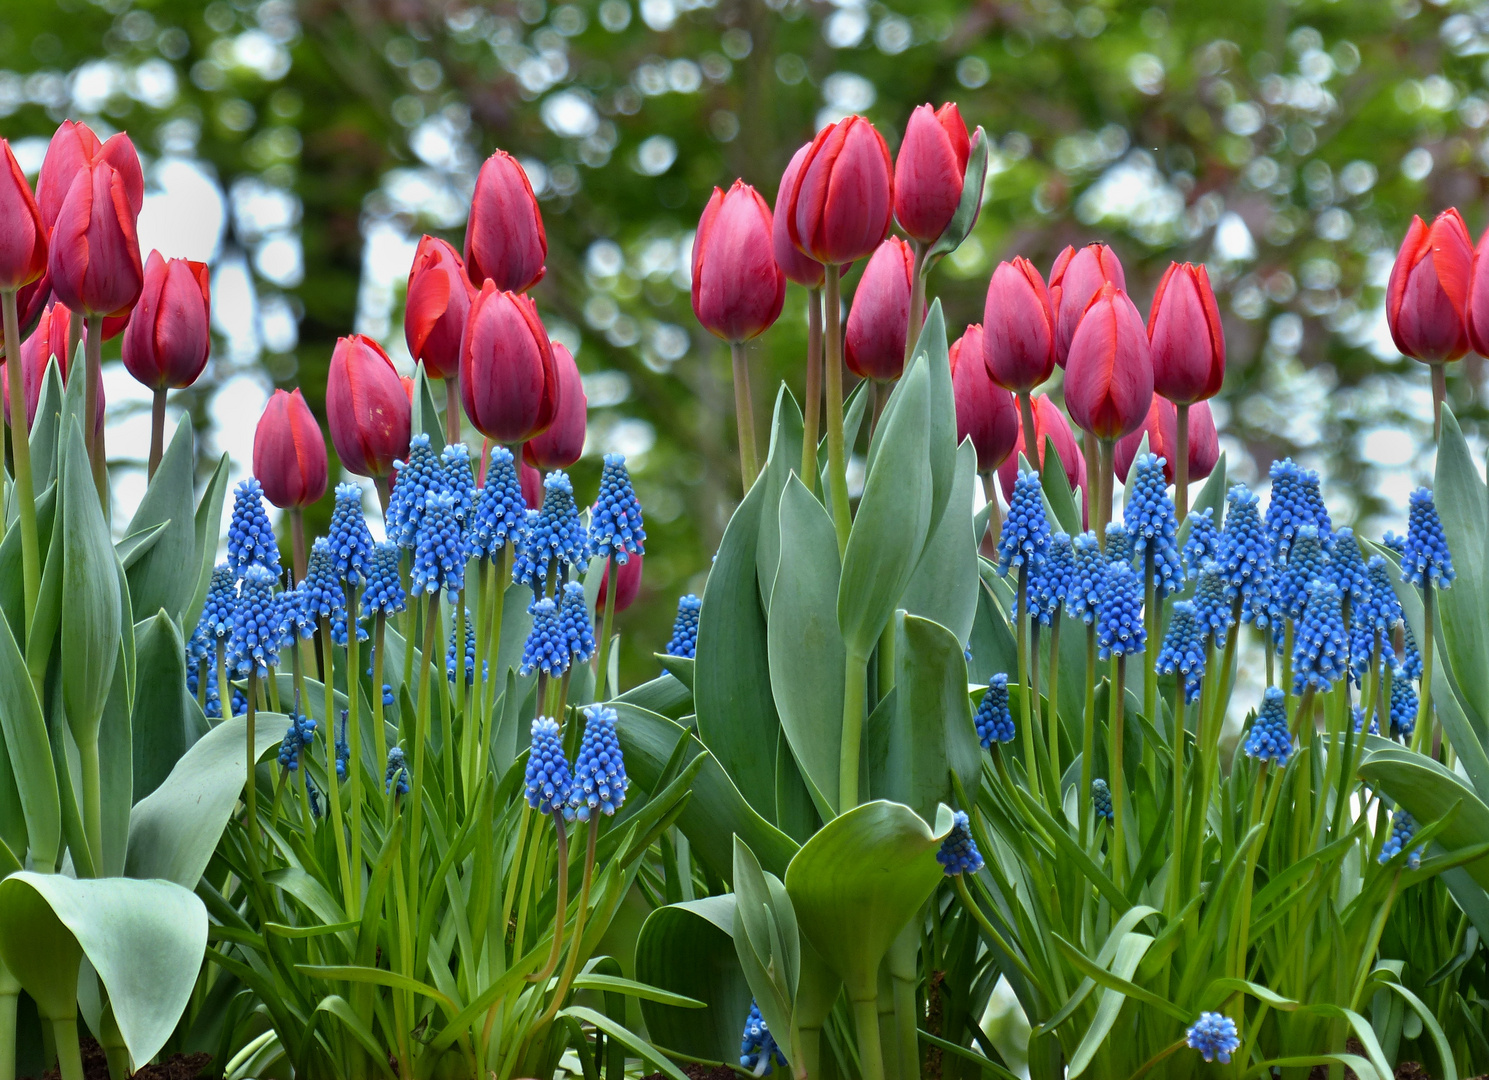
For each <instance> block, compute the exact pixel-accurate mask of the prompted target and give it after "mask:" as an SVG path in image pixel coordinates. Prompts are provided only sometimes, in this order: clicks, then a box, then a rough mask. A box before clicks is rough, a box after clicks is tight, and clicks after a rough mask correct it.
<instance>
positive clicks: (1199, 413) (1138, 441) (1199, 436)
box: [1112, 393, 1220, 484]
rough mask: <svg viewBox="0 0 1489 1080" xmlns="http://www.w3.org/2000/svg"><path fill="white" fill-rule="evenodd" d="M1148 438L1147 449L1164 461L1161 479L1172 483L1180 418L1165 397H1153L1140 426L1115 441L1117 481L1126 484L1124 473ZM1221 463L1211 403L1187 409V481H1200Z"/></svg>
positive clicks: (1113, 453) (1200, 402) (1177, 448)
mask: <svg viewBox="0 0 1489 1080" xmlns="http://www.w3.org/2000/svg"><path fill="white" fill-rule="evenodd" d="M1145 435H1146V436H1147V438H1148V449H1149V450H1150V451H1152V452H1153V453H1155V454H1157V455H1158V456H1160V457H1161V458H1163V477H1164V480H1165V481H1166V482H1167V483H1170V484H1172V483H1173V482H1174V469H1175V464H1176V462H1177V461H1178V456H1177V455H1178V453H1179V416H1178V412H1177V410H1175V408H1174V403H1173V402H1172V401H1169V400H1168V399H1167V398H1162V397H1159V396H1158V395H1157V394H1156V393H1155V394H1154V395H1153V403H1152V404H1151V405H1149V406H1148V415H1147V417H1146V418H1145V419H1144V420H1143V423H1142V426H1141V427H1139V428H1138V429H1137V430H1136V431H1130V432H1128V433H1127V434H1126V435H1123V436H1122V437H1121V438H1120V439H1118V440H1117V445H1116V447H1115V448H1114V449H1113V451H1112V466H1113V468H1114V469H1115V470H1116V473H1117V479H1119V480H1121V481H1122V482H1123V483H1124V484H1125V483H1126V482H1127V470H1128V469H1130V468H1131V467H1132V459H1133V458H1135V457H1136V456H1137V452H1138V448H1139V447H1141V446H1142V442H1143V436H1145ZM1219 460H1220V436H1219V434H1218V433H1217V432H1216V430H1215V417H1214V414H1212V413H1211V412H1210V403H1209V402H1207V401H1197V402H1195V403H1194V404H1193V405H1191V406H1189V480H1190V482H1191V483H1193V482H1194V481H1196V480H1203V479H1204V478H1205V477H1207V476H1209V475H1210V474H1211V473H1212V472H1214V471H1215V463H1216V462H1218V461H1219Z"/></svg>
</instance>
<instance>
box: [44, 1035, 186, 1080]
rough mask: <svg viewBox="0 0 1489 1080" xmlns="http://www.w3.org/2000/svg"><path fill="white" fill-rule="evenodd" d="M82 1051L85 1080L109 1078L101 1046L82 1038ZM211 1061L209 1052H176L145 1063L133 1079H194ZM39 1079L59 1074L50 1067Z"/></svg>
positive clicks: (51, 1078)
mask: <svg viewBox="0 0 1489 1080" xmlns="http://www.w3.org/2000/svg"><path fill="white" fill-rule="evenodd" d="M82 1051H83V1076H84V1077H85V1080H109V1063H108V1059H107V1058H106V1057H104V1053H103V1047H101V1046H99V1045H98V1043H96V1042H94V1041H93V1040H92V1039H84V1040H83V1046H82ZM211 1061H212V1055H211V1054H176V1055H175V1056H173V1057H171V1058H170V1059H169V1060H167V1061H162V1062H161V1063H160V1064H159V1065H146V1066H145V1067H144V1068H143V1069H141V1070H140V1071H139V1072H137V1073H135V1074H134V1075H135V1080H196V1078H197V1077H198V1076H200V1075H201V1074H202V1070H203V1069H205V1068H206V1067H207V1066H208V1065H209V1064H211ZM41 1080H61V1074H60V1073H58V1071H57V1070H56V1069H52V1070H51V1071H49V1072H47V1073H46V1074H45V1075H44V1076H42V1078H41Z"/></svg>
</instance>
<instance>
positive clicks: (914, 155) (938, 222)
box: [894, 102, 972, 244]
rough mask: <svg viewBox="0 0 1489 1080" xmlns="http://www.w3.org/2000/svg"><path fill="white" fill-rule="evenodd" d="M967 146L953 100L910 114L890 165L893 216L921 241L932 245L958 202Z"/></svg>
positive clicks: (964, 126) (917, 109)
mask: <svg viewBox="0 0 1489 1080" xmlns="http://www.w3.org/2000/svg"><path fill="white" fill-rule="evenodd" d="M971 145H972V144H971V140H970V139H969V138H968V136H967V125H966V124H965V123H963V122H962V114H961V112H960V111H959V110H958V109H957V107H956V103H955V102H947V103H946V104H945V105H942V106H941V107H940V108H939V109H932V108H931V107H930V106H929V105H921V106H919V107H918V108H916V109H915V111H914V112H912V113H911V114H910V121H909V123H907V124H906V125H905V137H904V139H903V140H902V141H901V142H900V153H899V157H898V158H896V160H895V166H894V215H895V218H896V219H897V220H898V221H899V223H900V228H902V229H904V230H905V232H906V233H908V234H909V235H910V236H911V237H913V238H914V239H916V240H918V241H920V242H921V243H922V244H932V243H935V241H936V239H937V238H938V237H939V236H940V235H941V233H942V232H943V231H945V229H946V226H947V225H948V224H950V222H951V219H952V216H953V215H954V214H955V213H956V209H957V206H958V204H959V203H960V202H961V201H962V183H963V179H964V177H965V176H966V173H967V159H968V157H970V156H971Z"/></svg>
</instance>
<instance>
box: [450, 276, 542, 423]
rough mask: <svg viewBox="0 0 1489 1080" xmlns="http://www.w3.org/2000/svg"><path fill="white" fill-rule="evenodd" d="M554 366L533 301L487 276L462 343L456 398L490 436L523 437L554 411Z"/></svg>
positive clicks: (471, 311) (475, 301)
mask: <svg viewBox="0 0 1489 1080" xmlns="http://www.w3.org/2000/svg"><path fill="white" fill-rule="evenodd" d="M560 390H561V388H560V386H559V380H558V367H557V365H556V364H555V363H554V360H553V346H552V344H551V343H550V342H549V340H548V331H547V330H545V329H544V328H543V323H542V321H541V320H540V319H539V318H538V309H537V306H536V305H534V304H533V302H532V300H531V299H529V298H528V297H527V296H525V295H523V294H521V293H515V292H501V291H499V290H498V289H497V287H496V284H495V282H493V281H491V280H490V279H487V281H486V283H485V284H484V285H482V286H481V291H480V293H479V294H478V295H477V296H476V298H475V300H474V301H473V302H472V303H471V309H470V315H469V316H468V317H467V319H466V323H465V336H464V337H463V338H462V339H461V343H460V399H461V402H462V403H463V404H464V406H465V415H466V416H468V417H470V421H471V423H473V424H475V425H476V430H477V431H479V432H480V433H481V434H482V435H485V436H486V437H487V438H488V439H492V440H494V441H496V442H503V443H517V442H526V441H527V440H528V439H531V438H533V437H534V436H537V435H541V434H542V433H543V432H545V431H547V430H548V426H549V425H550V424H552V423H553V419H554V417H555V416H557V415H558V407H559V393H560Z"/></svg>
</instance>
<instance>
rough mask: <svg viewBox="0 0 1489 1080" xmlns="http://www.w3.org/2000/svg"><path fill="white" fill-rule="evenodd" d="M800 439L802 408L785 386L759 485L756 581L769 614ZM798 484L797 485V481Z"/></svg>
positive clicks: (774, 415)
mask: <svg viewBox="0 0 1489 1080" xmlns="http://www.w3.org/2000/svg"><path fill="white" fill-rule="evenodd" d="M802 438H803V432H802V419H801V407H800V406H799V405H797V404H796V399H795V398H794V397H792V396H791V391H790V390H789V389H788V388H787V387H786V384H785V383H782V384H781V389H780V390H779V391H778V392H777V393H776V404H775V410H774V412H773V413H772V415H771V421H770V456H769V457H767V458H766V459H765V468H764V469H762V470H761V472H760V477H761V479H760V480H759V481H757V482H758V483H763V484H764V486H765V494H764V496H763V497H762V501H761V503H760V535H759V537H758V538H757V541H756V546H755V577H756V578H757V580H758V581H759V583H760V603H761V605H762V606H763V607H764V608H765V610H766V611H769V610H770V591H771V589H772V588H774V587H775V580H776V568H777V567H778V566H779V565H780V561H781V526H780V519H779V516H778V515H779V513H780V508H781V492H782V491H783V490H785V487H786V481H787V480H788V479H789V478H790V477H791V476H792V475H793V474H795V473H799V472H800V471H801V441H802ZM798 482H799V481H798Z"/></svg>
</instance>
